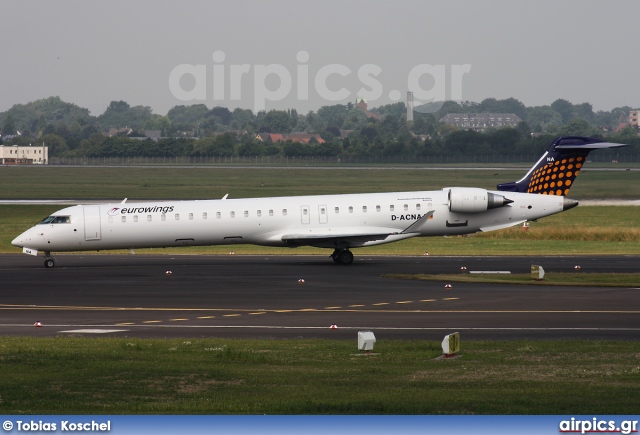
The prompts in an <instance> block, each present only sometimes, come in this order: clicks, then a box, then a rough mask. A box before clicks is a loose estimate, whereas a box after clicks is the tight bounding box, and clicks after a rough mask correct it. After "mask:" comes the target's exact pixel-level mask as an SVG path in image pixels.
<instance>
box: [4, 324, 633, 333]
mask: <svg viewBox="0 0 640 435" xmlns="http://www.w3.org/2000/svg"><path fill="white" fill-rule="evenodd" d="M0 326H11V327H25V328H33V325H31V324H29V325H26V324H25V325H0ZM48 326H49V327H55V328H74V327H75V328H80V327H92V328H95V327H106V328H108V327H113V325H48ZM132 327H134V328H135V327H140V328H182V329H196V328H203V329H285V330H286V329H305V330H309V329H316V330H325V329H327V326H326V325H323V326H273V325H256V326H251V325H164V324H159V325H132ZM340 329H342V330H345V329H347V330H363V329H375V330H386V331H451V330H456V331H458V330H460V331H608V332H616V331H620V332H630V331H631V332H640V328H571V327H560V328H553V327H550V328H547V327H544V328H542V327H526V328H525V327H504V328H495V327H460V326H455V325H454V326H442V327H395V326H380V327H378V326H371V325H367V326H341V327H340ZM100 331H103V330H100ZM113 331H114V332H118V331H119V330H113ZM122 331H123V332H125V331H126V330H122ZM61 332H65V331H61ZM66 332H69V331H66ZM75 332H77V331H75ZM110 332H111V331H110Z"/></svg>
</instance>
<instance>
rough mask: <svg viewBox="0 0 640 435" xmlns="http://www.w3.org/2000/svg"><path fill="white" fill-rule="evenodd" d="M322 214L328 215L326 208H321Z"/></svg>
mask: <svg viewBox="0 0 640 435" xmlns="http://www.w3.org/2000/svg"><path fill="white" fill-rule="evenodd" d="M320 214H323V215H324V214H327V210H326V209H325V208H324V207H320Z"/></svg>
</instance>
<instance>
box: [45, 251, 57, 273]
mask: <svg viewBox="0 0 640 435" xmlns="http://www.w3.org/2000/svg"><path fill="white" fill-rule="evenodd" d="M55 265H56V260H55V259H54V258H53V257H52V256H51V252H49V251H45V253H44V267H46V268H47V269H51V268H52V267H54V266H55Z"/></svg>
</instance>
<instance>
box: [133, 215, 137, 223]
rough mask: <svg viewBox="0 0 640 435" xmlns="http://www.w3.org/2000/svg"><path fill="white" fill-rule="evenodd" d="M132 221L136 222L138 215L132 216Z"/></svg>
mask: <svg viewBox="0 0 640 435" xmlns="http://www.w3.org/2000/svg"><path fill="white" fill-rule="evenodd" d="M133 221H134V222H138V215H137V214H134V215H133Z"/></svg>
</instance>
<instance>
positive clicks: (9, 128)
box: [2, 115, 16, 136]
mask: <svg viewBox="0 0 640 435" xmlns="http://www.w3.org/2000/svg"><path fill="white" fill-rule="evenodd" d="M10 134H16V123H15V121H14V120H13V117H12V116H11V115H9V116H7V118H6V119H5V120H4V125H3V126H2V135H3V136H6V135H10Z"/></svg>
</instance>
